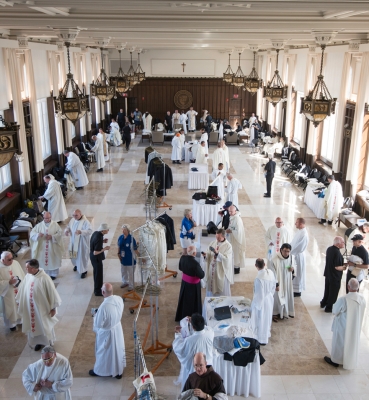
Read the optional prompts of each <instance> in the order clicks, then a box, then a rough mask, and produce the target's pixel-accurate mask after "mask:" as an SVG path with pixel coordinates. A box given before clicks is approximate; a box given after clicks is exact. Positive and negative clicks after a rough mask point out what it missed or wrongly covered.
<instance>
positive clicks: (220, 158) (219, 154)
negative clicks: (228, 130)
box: [213, 147, 227, 170]
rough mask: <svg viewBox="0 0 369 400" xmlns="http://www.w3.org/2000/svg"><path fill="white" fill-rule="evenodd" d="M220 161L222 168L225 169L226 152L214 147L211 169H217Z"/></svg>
mask: <svg viewBox="0 0 369 400" xmlns="http://www.w3.org/2000/svg"><path fill="white" fill-rule="evenodd" d="M220 163H222V164H223V166H224V169H225V170H227V159H226V154H225V152H224V150H223V149H222V148H221V147H220V148H218V149H216V150H215V151H214V153H213V170H215V169H218V166H219V164H220Z"/></svg>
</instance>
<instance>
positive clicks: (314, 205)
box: [304, 185, 325, 219]
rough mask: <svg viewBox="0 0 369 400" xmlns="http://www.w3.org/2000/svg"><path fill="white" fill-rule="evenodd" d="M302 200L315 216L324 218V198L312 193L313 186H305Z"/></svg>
mask: <svg viewBox="0 0 369 400" xmlns="http://www.w3.org/2000/svg"><path fill="white" fill-rule="evenodd" d="M304 202H305V204H306V205H307V206H308V207H309V208H310V210H311V211H312V212H313V213H314V214H315V215H316V217H317V218H319V219H321V218H323V219H324V218H325V209H324V199H322V198H320V197H318V196H317V195H316V194H314V192H313V188H312V187H310V186H309V185H307V186H306V190H305V197H304Z"/></svg>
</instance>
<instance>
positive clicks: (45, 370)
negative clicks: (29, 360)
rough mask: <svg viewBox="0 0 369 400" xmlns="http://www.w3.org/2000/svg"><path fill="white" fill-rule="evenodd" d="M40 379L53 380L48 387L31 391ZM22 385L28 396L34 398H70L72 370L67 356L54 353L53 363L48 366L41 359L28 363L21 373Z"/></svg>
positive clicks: (36, 399) (46, 399)
mask: <svg viewBox="0 0 369 400" xmlns="http://www.w3.org/2000/svg"><path fill="white" fill-rule="evenodd" d="M41 379H47V380H48V381H50V382H53V385H52V387H51V388H50V389H49V388H47V387H45V386H43V387H42V389H41V390H39V391H38V392H37V393H35V392H34V391H33V389H34V387H35V385H36V384H37V383H39V382H40V380H41ZM22 382H23V386H24V388H25V389H26V391H27V393H28V394H29V395H30V396H34V399H35V400H71V399H72V395H71V392H70V388H71V386H72V385H73V375H72V370H71V368H70V365H69V361H68V359H67V358H65V357H64V356H62V355H61V354H59V353H56V358H55V360H54V362H53V364H52V365H51V366H50V367H48V366H46V365H45V363H44V362H43V361H42V360H38V361H36V362H35V363H33V364H30V365H29V366H28V367H27V368H26V369H25V370H24V371H23V374H22Z"/></svg>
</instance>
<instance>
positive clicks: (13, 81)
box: [3, 48, 31, 185]
mask: <svg viewBox="0 0 369 400" xmlns="http://www.w3.org/2000/svg"><path fill="white" fill-rule="evenodd" d="M16 51H18V50H17V49H5V48H3V56H4V64H5V71H6V75H7V79H8V81H9V82H10V85H11V92H12V99H13V113H14V120H15V121H16V122H17V123H18V125H20V129H19V147H20V150H21V151H22V152H23V156H24V161H23V162H20V163H18V167H19V177H20V183H21V185H24V184H26V183H27V182H29V181H30V176H31V175H30V171H29V163H28V150H27V140H26V130H25V126H24V116H23V104H22V97H21V85H20V81H21V77H20V76H19V68H18V60H17V55H16Z"/></svg>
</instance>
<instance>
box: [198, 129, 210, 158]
mask: <svg viewBox="0 0 369 400" xmlns="http://www.w3.org/2000/svg"><path fill="white" fill-rule="evenodd" d="M208 140H209V135H208V133H207V132H204V133H203V134H202V135H201V138H200V140H199V142H200V144H201V142H205V148H206V153H207V154H209V147H208Z"/></svg>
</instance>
